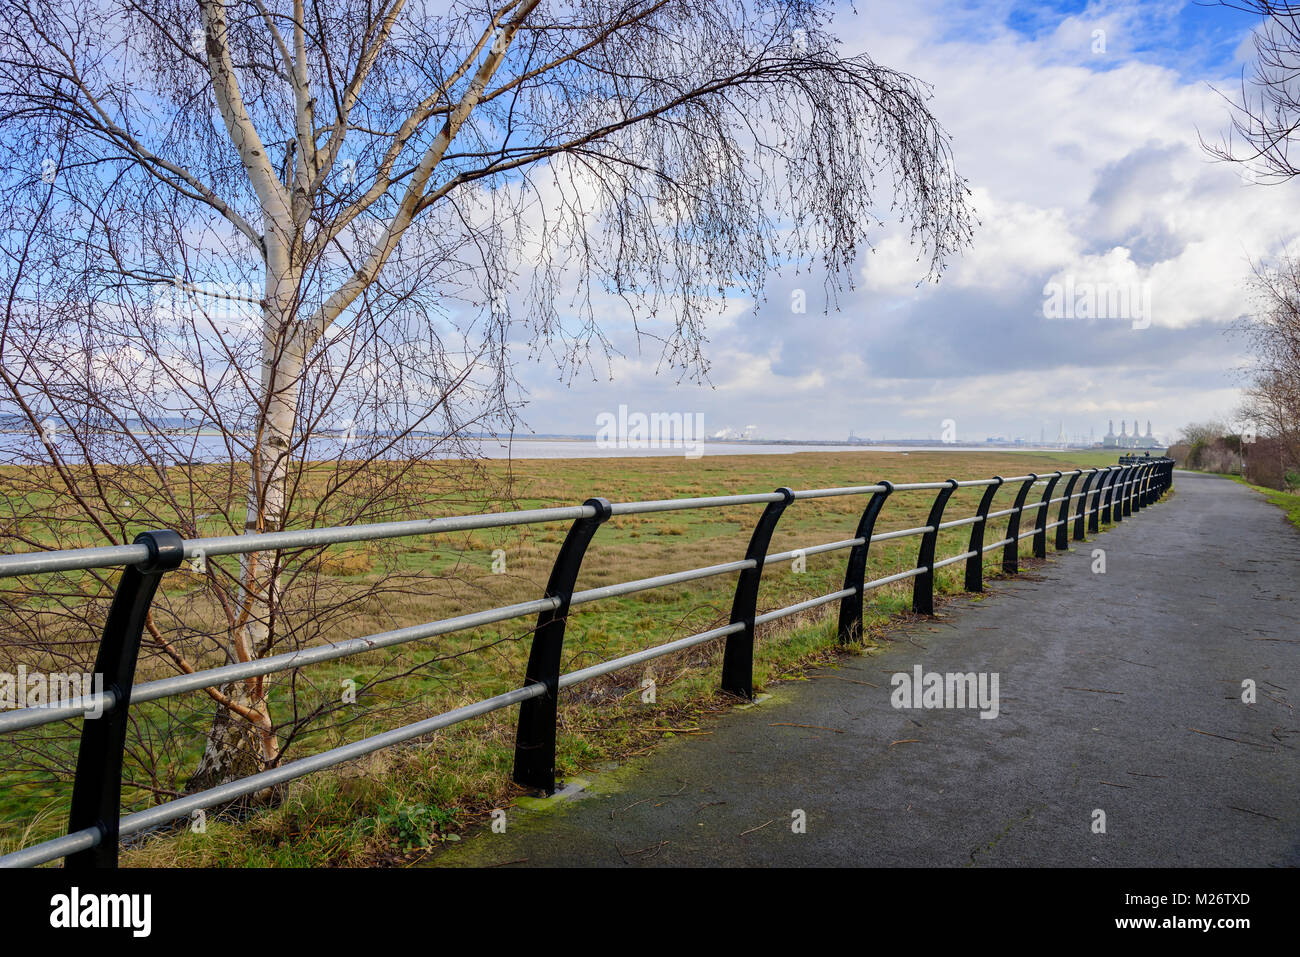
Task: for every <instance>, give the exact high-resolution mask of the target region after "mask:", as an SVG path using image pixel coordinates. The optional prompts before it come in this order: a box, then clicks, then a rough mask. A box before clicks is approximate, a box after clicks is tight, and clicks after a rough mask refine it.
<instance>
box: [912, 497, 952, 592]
mask: <svg viewBox="0 0 1300 957" xmlns="http://www.w3.org/2000/svg"><path fill="white" fill-rule="evenodd" d="M956 490H957V480H956V479H952V478H950V479H947V480H946V481H945V483H944V487H943V488H941V489H939V494H938V495H936V496H935V497H934V504H933V505H931V506H930V517H929V518H927V519H926V520H925V524H926V525H928V526H929V528H930V530H929V531H928V532H926V533H925V534H924V535H922V536H921V548H920V550H919V551H918V553H917V558H916V567H917V568H924V569H925V571H923V572H921V574H919V575H917V576H916V577H915V578H913V579H912V582H913V584H912V611H913V613H915V614H918V615H933V614H934V546H935V543H936V542H937V541H938V540H939V523H941V522H942V521H943V510H944V508H945V507H946V506H947V504H948V499H950V498H952V493H953V492H955V491H956Z"/></svg>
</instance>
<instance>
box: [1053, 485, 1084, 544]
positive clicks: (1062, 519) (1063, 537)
mask: <svg viewBox="0 0 1300 957" xmlns="http://www.w3.org/2000/svg"><path fill="white" fill-rule="evenodd" d="M1082 474H1083V470H1082V469H1075V470H1074V474H1073V475H1071V476H1070V481H1068V482H1066V483H1065V491H1064V492H1063V493H1062V494H1063V495H1064V496H1065V499H1064V501H1062V502H1061V510H1060V511H1059V512H1058V513H1057V515H1056V521H1057V522H1058V523H1059V524H1058V525H1057V526H1056V550H1057V551H1058V552H1068V551H1069V550H1070V503H1071V502H1073V501H1074V499H1073V498H1072V496H1073V495H1074V486H1075V485H1077V484H1078V482H1079V476H1080V475H1082Z"/></svg>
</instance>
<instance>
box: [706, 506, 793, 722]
mask: <svg viewBox="0 0 1300 957" xmlns="http://www.w3.org/2000/svg"><path fill="white" fill-rule="evenodd" d="M776 491H777V494H779V495H780V496H781V500H780V501H777V502H769V503H768V505H767V508H765V509H763V514H762V515H761V516H759V519H758V524H757V525H755V526H754V534H753V535H751V536H750V539H749V548H748V549H747V550H746V551H745V558H746V559H747V560H750V561H753V562H754V567H753V568H746V569H745V570H744V571H743V572H741V573H740V578H739V580H738V581H737V582H736V595H735V598H733V599H732V602H731V623H732V624H733V625H735V624H739V623H743V624H744V626H745V628H744V630H743V631H738V632H736V633H735V634H732V635H728V636H727V645H726V649H725V650H724V651H723V653H722V690H723V691H728V692H730V693H731V694H734V695H739V696H740V697H742V698H749V699H752V698H753V697H754V618H755V617H756V616H757V615H758V583H759V582H760V581H761V580H762V578H763V560H764V558H766V556H767V549H768V546H769V545H770V544H771V542H772V532H773V531H775V529H776V523H777V522H778V521H780V519H781V513H782V512H784V511H785V510H786V507H787V506H788V505H789V504H790V503H791V502H793V501H794V491H793V490H792V489H788V488H785V487H784V486H783V487H781V488H779V489H777V490H776Z"/></svg>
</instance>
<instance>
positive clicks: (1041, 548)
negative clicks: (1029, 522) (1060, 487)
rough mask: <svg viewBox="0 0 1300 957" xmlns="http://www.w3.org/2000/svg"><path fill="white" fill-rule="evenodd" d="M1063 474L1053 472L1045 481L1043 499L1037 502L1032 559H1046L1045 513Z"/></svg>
mask: <svg viewBox="0 0 1300 957" xmlns="http://www.w3.org/2000/svg"><path fill="white" fill-rule="evenodd" d="M1064 474H1065V473H1064V472H1061V471H1056V472H1053V473H1052V475H1051V477H1050V478H1048V480H1047V487H1046V488H1044V489H1043V497H1042V498H1041V499H1040V500H1039V505H1038V510H1037V511H1038V514H1037V515H1035V516H1034V557H1035V558H1046V557H1047V513H1048V512H1050V511H1051V508H1050V506H1049V505H1048V503H1049V502H1051V500H1052V490H1053V489H1055V488H1056V483H1057V482H1059V481H1061V476H1062V475H1064Z"/></svg>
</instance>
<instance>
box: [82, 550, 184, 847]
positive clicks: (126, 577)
mask: <svg viewBox="0 0 1300 957" xmlns="http://www.w3.org/2000/svg"><path fill="white" fill-rule="evenodd" d="M134 544H136V545H146V546H148V548H149V558H148V559H146V560H145V561H144V562H141V563H140V564H138V565H128V566H127V567H126V568H125V569H124V570H123V572H122V577H121V578H120V579H119V580H118V583H117V590H116V591H115V592H114V593H113V604H112V605H111V606H110V607H109V610H108V620H107V621H106V622H105V623H104V637H103V640H101V641H100V643H99V652H98V654H96V656H95V678H94V682H95V686H96V690H101V689H102V690H103V691H104V692H105V693H108V694H111V695H112V696H113V703H112V704H111V705H109V706H107V707H104V708H103V709H102V710H101V712H100V713H99V714H98V715H96V716H94V717H91V716H90V715H87V716H86V718H85V720H84V723H83V724H82V727H81V746H80V748H79V749H78V751H77V776H76V779H75V781H74V782H73V785H72V807H71V810H70V811H69V814H68V833H69V834H72V833H75V832H76V831H80V830H84V829H85V828H91V827H94V828H98V829H99V833H100V840H99V843H98V844H96V845H95V846H94V847H92V848H88V849H87V850H84V851H78V852H77V853H75V854H69V855H68V857H67V858H66V859H65V861H64V866H65V867H67V868H71V869H75V870H82V869H87V868H92V867H117V843H118V823H119V821H118V819H119V818H120V817H121V813H122V755H123V751H125V749H126V725H127V718H128V711H129V709H130V704H131V686H132V684H133V683H134V682H135V666H136V660H137V659H138V658H139V655H140V636H141V633H142V632H143V631H144V625H145V619H146V618H147V617H148V615H149V607H150V605H152V604H153V598H154V595H155V594H156V593H157V591H158V583H159V582H160V581H161V580H162V576H163V575H165V574H166V573H167V572H169V571H171V570H172V569H173V568H179V567H180V564H181V562H182V561H183V560H184V558H185V545H184V540H183V539H182V538H181V537H180V536H179V535H177V534H176V533H175V532H173V531H171V530H170V529H162V530H159V531H155V532H143V533H141V534H140V535H137V536H136V538H135V542H134Z"/></svg>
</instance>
